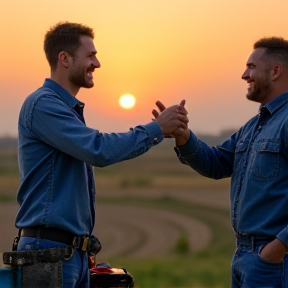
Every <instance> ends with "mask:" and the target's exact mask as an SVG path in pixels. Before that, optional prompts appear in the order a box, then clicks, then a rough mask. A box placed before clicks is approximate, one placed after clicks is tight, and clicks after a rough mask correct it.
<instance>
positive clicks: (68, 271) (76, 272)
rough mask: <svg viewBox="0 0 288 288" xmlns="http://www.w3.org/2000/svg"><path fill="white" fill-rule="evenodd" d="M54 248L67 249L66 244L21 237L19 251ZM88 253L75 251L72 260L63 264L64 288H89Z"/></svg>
mask: <svg viewBox="0 0 288 288" xmlns="http://www.w3.org/2000/svg"><path fill="white" fill-rule="evenodd" d="M53 247H65V244H63V243H59V242H54V241H50V240H45V239H40V238H32V237H21V239H20V241H19V244H18V249H17V250H18V251H29V250H40V249H46V248H53ZM88 272H89V270H88V256H87V253H85V252H82V251H78V250H75V252H74V254H73V256H72V258H71V259H70V260H67V261H63V262H62V277H63V278H62V288H76V287H81V288H89V287H90V286H89V279H90V273H88Z"/></svg>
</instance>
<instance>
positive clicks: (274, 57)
mask: <svg viewBox="0 0 288 288" xmlns="http://www.w3.org/2000/svg"><path fill="white" fill-rule="evenodd" d="M257 48H265V49H266V51H265V54H264V57H265V58H266V59H267V61H268V62H269V64H272V63H273V64H275V62H278V63H281V64H283V65H284V66H285V67H286V68H287V69H288V41H287V40H285V39H284V38H282V37H264V38H261V39H260V40H258V41H257V42H256V43H255V44H254V49H257Z"/></svg>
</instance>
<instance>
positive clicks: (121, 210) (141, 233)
mask: <svg viewBox="0 0 288 288" xmlns="http://www.w3.org/2000/svg"><path fill="white" fill-rule="evenodd" d="M132 195H133V196H140V195H141V197H147V198H159V197H164V196H171V197H173V198H177V199H179V200H182V201H185V202H186V201H187V202H192V203H195V204H201V205H207V206H211V207H218V208H225V209H226V208H227V209H229V199H228V193H227V192H221V191H217V192H216V193H215V192H212V191H203V192H198V193H196V192H191V191H190V192H185V191H181V192H175V191H174V192H173V191H170V192H169V191H159V190H155V191H151V190H149V191H148V190H142V191H141V190H137V191H131V192H125V193H123V191H122V192H121V193H119V191H105V192H104V191H103V193H101V194H100V193H98V196H105V197H109V196H110V197H116V196H119V197H123V196H132ZM17 208H18V205H17V204H14V203H0V252H3V251H10V249H11V245H12V241H13V239H14V237H15V236H16V233H17V230H16V229H15V228H14V218H15V215H16V212H17ZM96 213H97V217H96V227H95V232H96V231H97V235H98V237H99V239H100V241H101V243H102V246H103V248H102V251H101V252H100V253H99V256H98V260H97V261H100V262H101V260H103V261H104V262H105V260H107V257H112V256H121V255H130V256H133V257H138V258H143V257H158V256H159V257H160V256H165V255H168V254H169V253H171V252H172V250H173V248H174V247H175V243H176V242H177V240H178V239H179V238H180V237H182V236H183V235H185V236H186V237H187V239H188V241H189V245H190V249H191V250H192V251H196V250H199V249H203V248H205V247H207V246H208V245H209V243H210V240H211V237H212V233H211V231H210V229H209V227H208V226H206V225H205V224H204V223H202V222H200V221H199V220H197V219H193V218H191V217H188V216H184V215H182V214H178V213H174V212H169V211H165V210H157V209H148V208H141V207H133V206H128V205H127V206H125V205H116V204H103V203H101V204H100V203H99V204H98V205H97V212H96Z"/></svg>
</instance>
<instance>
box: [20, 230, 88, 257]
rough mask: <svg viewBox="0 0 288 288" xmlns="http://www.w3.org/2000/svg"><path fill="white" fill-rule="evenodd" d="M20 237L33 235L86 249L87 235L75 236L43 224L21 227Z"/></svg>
mask: <svg viewBox="0 0 288 288" xmlns="http://www.w3.org/2000/svg"><path fill="white" fill-rule="evenodd" d="M20 236H21V237H23V236H25V237H33V238H41V239H46V240H51V241H55V242H60V243H64V244H67V245H71V246H74V247H75V248H76V249H78V250H82V251H87V248H88V247H87V246H88V242H89V237H87V236H75V235H74V234H72V233H70V232H68V231H65V230H62V229H58V228H50V227H45V226H34V227H27V228H23V229H21V234H20Z"/></svg>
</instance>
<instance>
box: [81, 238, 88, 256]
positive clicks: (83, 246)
mask: <svg viewBox="0 0 288 288" xmlns="http://www.w3.org/2000/svg"><path fill="white" fill-rule="evenodd" d="M88 242H89V237H83V244H82V247H81V250H82V251H84V252H86V251H87V246H88Z"/></svg>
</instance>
